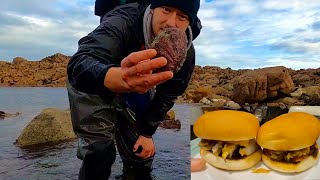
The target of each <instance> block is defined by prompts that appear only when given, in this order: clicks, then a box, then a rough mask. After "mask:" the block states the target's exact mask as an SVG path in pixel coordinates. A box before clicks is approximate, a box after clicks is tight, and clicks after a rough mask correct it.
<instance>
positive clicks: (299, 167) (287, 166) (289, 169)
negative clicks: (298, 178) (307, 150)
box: [262, 151, 319, 173]
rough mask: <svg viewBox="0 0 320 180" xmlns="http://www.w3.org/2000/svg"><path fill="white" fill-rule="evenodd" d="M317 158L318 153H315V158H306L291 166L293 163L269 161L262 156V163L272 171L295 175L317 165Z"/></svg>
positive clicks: (266, 157)
mask: <svg viewBox="0 0 320 180" xmlns="http://www.w3.org/2000/svg"><path fill="white" fill-rule="evenodd" d="M318 157H319V151H317V156H316V157H314V156H308V157H306V158H304V159H303V160H302V161H301V162H299V163H297V164H293V163H285V162H280V161H274V160H272V159H270V158H269V157H268V156H266V155H265V154H262V161H263V163H264V164H265V165H266V166H268V167H269V168H271V169H273V170H276V171H279V172H284V173H296V172H302V171H305V170H307V169H309V168H311V167H313V166H314V165H315V164H316V163H317V161H318Z"/></svg>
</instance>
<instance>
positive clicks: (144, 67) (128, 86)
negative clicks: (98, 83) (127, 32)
mask: <svg viewBox="0 0 320 180" xmlns="http://www.w3.org/2000/svg"><path fill="white" fill-rule="evenodd" d="M156 55H157V52H156V50H154V49H148V50H144V51H138V52H133V53H131V54H130V55H128V56H127V57H125V58H124V59H123V60H122V61H121V67H112V68H110V69H109V71H108V72H107V74H106V77H105V80H104V85H105V86H106V87H107V88H109V89H110V90H111V91H113V92H119V93H122V92H137V93H145V92H147V91H148V90H149V89H151V88H153V87H154V86H156V85H158V84H160V83H162V82H165V81H167V80H169V79H171V78H172V77H173V73H172V72H171V71H164V72H159V73H154V74H152V72H153V70H155V69H158V68H160V67H163V66H165V65H166V64H167V60H166V59H165V58H164V57H159V58H154V59H152V58H153V57H155V56H156Z"/></svg>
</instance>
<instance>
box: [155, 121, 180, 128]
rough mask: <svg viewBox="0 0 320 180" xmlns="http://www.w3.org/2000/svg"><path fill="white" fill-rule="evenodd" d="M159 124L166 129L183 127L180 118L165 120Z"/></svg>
mask: <svg viewBox="0 0 320 180" xmlns="http://www.w3.org/2000/svg"><path fill="white" fill-rule="evenodd" d="M159 126H160V127H162V128H164V129H181V122H180V120H165V121H162V122H161V123H160V125H159Z"/></svg>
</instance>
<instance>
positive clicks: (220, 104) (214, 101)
mask: <svg viewBox="0 0 320 180" xmlns="http://www.w3.org/2000/svg"><path fill="white" fill-rule="evenodd" d="M211 101H212V103H211V106H213V107H224V105H225V103H226V102H227V101H226V100H225V99H211Z"/></svg>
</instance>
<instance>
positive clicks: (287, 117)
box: [257, 112, 320, 151]
mask: <svg viewBox="0 0 320 180" xmlns="http://www.w3.org/2000/svg"><path fill="white" fill-rule="evenodd" d="M319 126H320V124H319V120H318V119H317V118H316V117H315V116H313V115H311V114H308V113H304V112H290V113H287V114H283V115H281V116H278V117H276V118H274V119H272V120H270V121H268V122H266V123H265V124H263V125H262V126H261V127H260V129H259V132H258V135H257V142H258V144H259V145H260V146H262V147H263V148H266V149H270V150H277V151H294V150H299V149H303V148H306V147H309V146H311V145H313V144H314V143H315V142H316V140H317V139H318V136H319Z"/></svg>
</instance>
